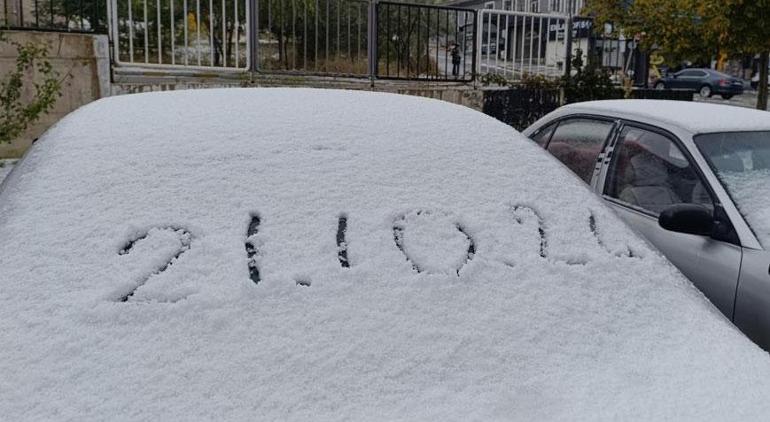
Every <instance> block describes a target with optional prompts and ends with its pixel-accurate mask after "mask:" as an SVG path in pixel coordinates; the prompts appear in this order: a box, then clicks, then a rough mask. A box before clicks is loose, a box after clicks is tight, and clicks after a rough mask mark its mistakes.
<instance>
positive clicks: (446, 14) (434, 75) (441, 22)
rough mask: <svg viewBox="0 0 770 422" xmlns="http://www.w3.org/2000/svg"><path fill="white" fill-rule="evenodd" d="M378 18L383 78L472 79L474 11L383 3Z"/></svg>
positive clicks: (379, 6) (379, 62) (379, 59)
mask: <svg viewBox="0 0 770 422" xmlns="http://www.w3.org/2000/svg"><path fill="white" fill-rule="evenodd" d="M376 20H377V31H376V34H377V69H376V70H377V77H378V78H381V79H413V80H424V79H428V80H442V81H471V80H473V78H474V75H475V72H474V69H475V60H476V54H475V52H476V43H475V42H474V41H475V35H476V21H477V14H476V11H475V10H469V9H460V8H454V7H441V6H427V5H414V4H404V3H392V2H380V3H378V4H377V14H376Z"/></svg>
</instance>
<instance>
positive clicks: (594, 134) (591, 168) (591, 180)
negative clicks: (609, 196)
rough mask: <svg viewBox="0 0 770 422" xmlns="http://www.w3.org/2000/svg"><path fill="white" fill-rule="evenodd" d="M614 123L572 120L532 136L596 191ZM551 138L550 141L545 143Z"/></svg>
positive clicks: (574, 117) (563, 120)
mask: <svg viewBox="0 0 770 422" xmlns="http://www.w3.org/2000/svg"><path fill="white" fill-rule="evenodd" d="M614 127H615V122H614V121H613V120H611V119H603V118H598V117H592V116H572V117H568V118H565V119H561V120H559V121H558V122H556V123H552V124H550V125H547V126H546V127H544V128H543V129H541V130H539V131H538V132H536V133H535V134H534V135H533V137H532V138H533V139H534V140H535V142H537V143H538V144H540V145H544V146H545V148H546V150H548V152H549V153H551V155H553V156H554V157H555V158H556V159H558V160H559V161H561V162H562V163H563V164H564V165H565V166H567V167H568V168H569V169H570V170H572V172H573V173H575V174H576V175H577V176H578V177H580V178H581V179H582V180H583V181H584V182H586V183H587V184H589V185H591V186H593V187H595V186H596V185H595V182H596V180H597V178H598V175H599V170H600V169H601V161H600V160H599V156H600V154H601V153H602V151H603V150H604V148H605V146H606V144H607V142H608V141H609V139H610V136H611V135H612V133H613V129H614ZM543 135H548V136H550V137H548V139H544V138H545V137H546V136H543Z"/></svg>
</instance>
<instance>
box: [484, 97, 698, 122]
mask: <svg viewBox="0 0 770 422" xmlns="http://www.w3.org/2000/svg"><path fill="white" fill-rule="evenodd" d="M694 94H695V92H694V91H687V90H654V89H634V90H633V91H631V98H634V99H654V100H676V101H693V95H694ZM622 98H625V92H624V91H623V90H622V89H614V90H611V91H603V93H602V94H601V96H591V97H586V96H580V98H577V97H573V98H570V96H569V95H567V96H566V97H564V98H563V93H562V92H561V91H560V90H559V89H535V88H525V87H513V88H510V89H500V90H488V91H484V107H483V112H484V113H485V114H488V115H490V116H492V117H494V118H496V119H497V120H500V121H501V122H503V123H506V124H508V125H510V126H513V127H514V128H515V129H516V130H524V129H526V128H527V127H529V126H530V125H531V124H532V123H535V122H536V121H537V120H539V119H540V118H541V117H543V116H545V115H546V114H548V113H550V112H552V111H554V110H556V109H557V108H559V107H560V106H561V105H562V101H563V102H564V103H565V104H569V103H575V102H581V101H593V100H610V99H622Z"/></svg>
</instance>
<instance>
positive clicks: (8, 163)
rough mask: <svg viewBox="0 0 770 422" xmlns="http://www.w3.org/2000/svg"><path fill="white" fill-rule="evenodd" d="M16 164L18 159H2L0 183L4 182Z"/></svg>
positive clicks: (0, 160)
mask: <svg viewBox="0 0 770 422" xmlns="http://www.w3.org/2000/svg"><path fill="white" fill-rule="evenodd" d="M14 164H16V160H8V159H0V183H3V180H5V177H6V176H8V173H10V172H11V170H13V166H14Z"/></svg>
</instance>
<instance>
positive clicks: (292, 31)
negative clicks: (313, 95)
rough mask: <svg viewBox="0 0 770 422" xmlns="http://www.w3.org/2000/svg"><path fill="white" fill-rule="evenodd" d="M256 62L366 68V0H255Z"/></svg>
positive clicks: (333, 70)
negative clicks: (257, 21) (257, 36)
mask: <svg viewBox="0 0 770 422" xmlns="http://www.w3.org/2000/svg"><path fill="white" fill-rule="evenodd" d="M257 4H258V10H259V13H258V16H259V24H258V28H259V44H258V47H257V51H258V55H259V63H258V68H259V69H260V70H263V71H268V72H269V71H282V72H284V71H285V72H301V73H303V74H308V73H310V74H312V73H317V74H335V75H368V74H369V71H370V69H369V61H368V57H369V37H370V34H369V29H370V27H369V20H370V19H369V1H368V0H258V1H257Z"/></svg>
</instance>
